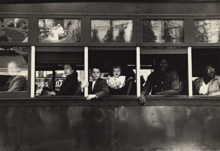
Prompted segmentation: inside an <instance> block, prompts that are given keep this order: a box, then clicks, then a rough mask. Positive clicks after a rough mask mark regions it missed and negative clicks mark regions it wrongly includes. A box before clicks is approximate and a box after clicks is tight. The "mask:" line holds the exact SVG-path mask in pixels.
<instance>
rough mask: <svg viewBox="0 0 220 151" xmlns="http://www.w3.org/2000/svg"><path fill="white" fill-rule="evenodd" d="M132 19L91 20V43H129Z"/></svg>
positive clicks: (131, 34)
mask: <svg viewBox="0 0 220 151" xmlns="http://www.w3.org/2000/svg"><path fill="white" fill-rule="evenodd" d="M132 36H133V21H132V20H92V22H91V42H92V43H131V42H132Z"/></svg>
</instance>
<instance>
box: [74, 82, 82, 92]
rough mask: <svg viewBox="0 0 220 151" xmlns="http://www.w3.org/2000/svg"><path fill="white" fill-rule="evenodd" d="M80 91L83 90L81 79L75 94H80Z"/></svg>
mask: <svg viewBox="0 0 220 151" xmlns="http://www.w3.org/2000/svg"><path fill="white" fill-rule="evenodd" d="M80 91H81V81H79V82H78V84H77V87H76V92H75V95H78V94H80Z"/></svg>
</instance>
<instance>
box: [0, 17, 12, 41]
mask: <svg viewBox="0 0 220 151" xmlns="http://www.w3.org/2000/svg"><path fill="white" fill-rule="evenodd" d="M2 27H4V19H3V18H0V42H10V41H11V38H9V37H8V36H6V35H5V31H3V30H1V28H2Z"/></svg>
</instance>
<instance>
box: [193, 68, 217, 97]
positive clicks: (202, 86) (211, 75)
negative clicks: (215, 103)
mask: <svg viewBox="0 0 220 151" xmlns="http://www.w3.org/2000/svg"><path fill="white" fill-rule="evenodd" d="M202 74H203V76H202V77H200V78H197V79H196V80H195V81H194V82H193V86H194V94H197V95H209V96H216V95H220V76H219V75H217V74H215V68H214V67H213V66H212V65H205V66H204V67H203V69H202Z"/></svg>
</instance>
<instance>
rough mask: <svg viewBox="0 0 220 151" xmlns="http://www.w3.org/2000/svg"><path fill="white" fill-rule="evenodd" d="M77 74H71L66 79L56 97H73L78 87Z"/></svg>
mask: <svg viewBox="0 0 220 151" xmlns="http://www.w3.org/2000/svg"><path fill="white" fill-rule="evenodd" d="M77 77H78V74H77V72H74V73H72V74H71V75H68V76H67V77H66V80H64V82H63V84H62V86H61V87H60V90H59V91H58V92H57V95H75V92H76V89H77V85H78V82H79V81H78V79H77Z"/></svg>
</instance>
